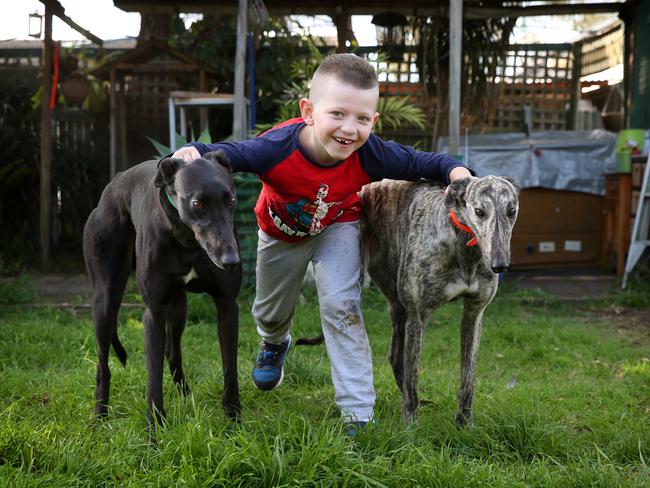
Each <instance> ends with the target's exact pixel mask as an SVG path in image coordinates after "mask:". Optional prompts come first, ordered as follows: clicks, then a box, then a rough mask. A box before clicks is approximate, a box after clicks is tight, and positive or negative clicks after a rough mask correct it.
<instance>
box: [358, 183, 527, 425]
mask: <svg viewBox="0 0 650 488" xmlns="http://www.w3.org/2000/svg"><path fill="white" fill-rule="evenodd" d="M517 195H518V189H517V187H516V186H515V185H514V183H513V182H512V180H510V179H508V178H502V177H496V176H486V177H484V178H471V179H470V178H468V179H464V180H459V181H454V182H453V183H452V184H451V185H449V189H448V192H447V195H445V194H444V191H443V189H442V188H440V187H437V186H434V185H433V184H431V183H424V182H419V183H410V182H404V181H390V180H384V181H380V182H377V183H373V184H370V185H367V186H365V187H364V188H363V190H362V191H361V194H360V196H361V203H362V208H363V216H362V220H361V229H362V230H361V241H362V249H363V252H364V254H365V255H366V259H367V266H368V272H369V274H370V277H371V278H372V279H373V280H374V281H375V282H376V283H377V285H378V286H379V288H380V289H381V291H382V293H383V294H384V295H385V297H386V299H387V301H388V305H389V309H390V315H391V319H392V322H393V338H392V344H391V352H390V363H391V365H392V367H393V373H394V375H395V380H396V381H397V386H398V387H399V389H400V391H401V392H402V417H403V419H404V420H405V421H407V422H409V421H412V420H414V419H415V418H416V411H417V406H418V396H417V384H418V368H419V359H420V348H421V342H422V334H423V331H424V328H425V325H426V323H427V321H428V320H429V317H430V315H431V313H432V311H433V310H434V309H436V308H437V307H439V306H440V305H442V304H443V303H446V302H448V301H450V300H452V299H455V298H457V297H461V296H462V297H463V300H464V307H463V317H462V320H461V325H460V339H461V341H460V342H461V375H460V376H461V380H460V391H459V393H458V410H457V413H456V423H457V425H459V426H462V425H464V424H466V423H467V422H469V421H470V419H471V410H472V399H473V394H474V378H475V373H476V357H477V352H478V347H479V339H480V336H481V329H482V318H483V311H484V310H485V308H486V307H487V305H488V304H489V303H490V301H491V300H492V298H493V297H494V295H495V293H496V291H497V286H498V273H500V272H502V271H504V270H506V269H507V267H508V265H509V264H510V237H511V235H512V227H513V225H514V223H515V220H516V218H517V212H518V209H519V202H518V196H517Z"/></svg>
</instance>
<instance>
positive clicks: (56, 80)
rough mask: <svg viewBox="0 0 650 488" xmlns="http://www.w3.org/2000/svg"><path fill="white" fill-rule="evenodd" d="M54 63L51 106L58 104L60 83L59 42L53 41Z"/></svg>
mask: <svg viewBox="0 0 650 488" xmlns="http://www.w3.org/2000/svg"><path fill="white" fill-rule="evenodd" d="M52 54H53V57H52V64H53V66H54V78H53V79H52V91H51V92H50V108H51V109H53V108H54V106H55V105H56V87H57V86H58V84H59V43H58V42H53V43H52Z"/></svg>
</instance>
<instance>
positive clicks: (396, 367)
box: [389, 302, 406, 392]
mask: <svg viewBox="0 0 650 488" xmlns="http://www.w3.org/2000/svg"><path fill="white" fill-rule="evenodd" d="M390 317H391V320H392V323H393V338H392V340H391V343H390V356H389V359H390V364H391V366H392V367H393V374H394V375H395V381H396V382H397V387H398V388H399V390H400V391H401V392H403V389H402V387H403V384H402V382H403V378H404V374H403V373H404V325H405V323H406V310H404V307H403V306H402V304H401V303H398V302H391V303H390Z"/></svg>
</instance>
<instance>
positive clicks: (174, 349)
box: [165, 291, 190, 396]
mask: <svg viewBox="0 0 650 488" xmlns="http://www.w3.org/2000/svg"><path fill="white" fill-rule="evenodd" d="M166 319H167V338H166V339H167V341H166V343H165V355H166V356H167V362H168V364H169V372H170V373H171V375H172V379H173V380H174V384H175V385H176V386H177V388H178V389H179V390H180V392H181V393H182V394H183V396H188V395H189V394H190V387H189V386H188V385H187V380H186V379H185V373H184V372H183V353H182V350H181V337H182V336H183V331H184V330H185V324H186V323H187V295H186V294H185V292H184V291H181V292H179V293H178V294H177V295H176V296H175V297H174V299H173V300H172V301H171V302H170V303H169V306H168V307H167V313H166Z"/></svg>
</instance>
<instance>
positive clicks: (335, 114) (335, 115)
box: [332, 112, 343, 117]
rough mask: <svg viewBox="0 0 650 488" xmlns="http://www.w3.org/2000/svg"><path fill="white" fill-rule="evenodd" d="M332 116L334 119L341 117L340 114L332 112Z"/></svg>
mask: <svg viewBox="0 0 650 488" xmlns="http://www.w3.org/2000/svg"><path fill="white" fill-rule="evenodd" d="M332 115H333V116H334V117H342V116H343V114H342V113H341V112H332Z"/></svg>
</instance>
